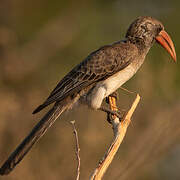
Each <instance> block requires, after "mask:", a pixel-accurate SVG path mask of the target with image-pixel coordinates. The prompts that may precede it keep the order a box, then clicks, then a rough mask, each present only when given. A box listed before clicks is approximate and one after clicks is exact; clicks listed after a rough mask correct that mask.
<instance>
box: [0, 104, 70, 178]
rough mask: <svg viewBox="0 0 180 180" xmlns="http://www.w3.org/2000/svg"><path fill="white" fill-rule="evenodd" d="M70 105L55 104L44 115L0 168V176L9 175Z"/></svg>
mask: <svg viewBox="0 0 180 180" xmlns="http://www.w3.org/2000/svg"><path fill="white" fill-rule="evenodd" d="M70 104H71V103H70V102H64V104H62V103H61V104H58V103H56V104H55V105H54V107H53V108H52V109H51V110H50V111H49V112H48V113H46V114H45V116H44V117H43V118H42V119H41V120H40V121H39V123H38V124H37V125H36V126H35V127H34V128H33V129H32V131H31V132H30V134H29V135H28V136H27V137H26V138H25V139H24V140H23V141H22V142H21V144H20V145H19V146H18V147H17V148H16V150H15V151H14V152H13V153H12V154H11V155H10V156H9V158H8V159H7V160H6V161H5V163H4V164H3V165H2V167H1V168H0V175H6V174H9V173H10V172H11V171H12V170H13V169H14V168H15V166H16V165H17V164H18V163H19V162H20V161H21V160H22V159H23V157H24V156H25V155H26V154H27V153H28V152H29V150H30V149H31V148H32V146H33V145H34V144H35V143H36V142H37V141H38V140H39V139H40V138H41V137H42V136H43V135H44V134H45V132H46V131H47V129H48V128H49V127H50V126H51V125H52V124H53V123H54V122H55V121H56V119H57V118H58V117H59V116H60V115H61V114H62V113H63V112H64V111H65V110H66V109H67V108H68V107H69V105H70Z"/></svg>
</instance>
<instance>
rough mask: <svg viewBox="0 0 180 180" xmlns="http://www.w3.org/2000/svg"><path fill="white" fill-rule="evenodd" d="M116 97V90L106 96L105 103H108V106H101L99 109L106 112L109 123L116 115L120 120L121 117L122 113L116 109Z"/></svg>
mask: <svg viewBox="0 0 180 180" xmlns="http://www.w3.org/2000/svg"><path fill="white" fill-rule="evenodd" d="M117 99H118V93H117V91H116V92H114V93H112V94H111V95H109V96H108V97H107V98H106V103H107V104H109V107H101V108H100V110H101V111H104V112H106V113H107V121H108V122H109V123H110V124H111V123H112V121H113V120H114V119H115V117H118V118H119V119H120V120H121V119H122V118H123V115H122V113H121V112H120V111H119V110H118V107H117V105H116V101H117Z"/></svg>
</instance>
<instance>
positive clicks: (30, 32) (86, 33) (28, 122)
mask: <svg viewBox="0 0 180 180" xmlns="http://www.w3.org/2000/svg"><path fill="white" fill-rule="evenodd" d="M179 11H180V1H178V0H171V1H169V0H164V1H163V2H162V1H161V0H150V1H144V0H139V1H130V0H126V1H120V0H111V1H108V0H96V1H95V0H86V1H82V0H76V1H74V0H53V1H50V0H31V1H23V0H15V1H13V0H1V1H0V142H1V143H0V164H2V163H3V162H4V161H5V160H6V158H7V157H8V155H9V154H10V153H11V152H12V151H13V150H14V149H15V147H16V146H17V145H18V144H19V143H20V141H21V140H22V139H23V138H24V137H25V136H26V135H27V134H28V133H29V131H30V130H31V129H32V127H33V126H34V125H35V124H36V123H37V122H38V120H39V119H40V118H41V117H42V116H43V114H44V113H45V111H47V110H44V111H43V112H41V113H39V114H37V115H32V114H31V112H32V111H33V110H34V109H35V108H36V107H37V106H38V105H39V104H40V103H42V102H43V101H44V100H45V98H46V97H47V96H48V95H49V93H50V92H51V90H52V89H53V88H54V87H55V85H56V84H57V83H58V81H59V80H60V79H61V78H62V77H63V76H64V75H65V74H66V73H67V72H69V71H70V70H71V69H72V68H73V67H74V66H75V65H76V64H77V63H79V62H80V61H82V60H83V59H84V58H85V57H86V56H87V55H88V54H89V53H90V52H92V51H94V50H96V49H97V48H99V47H100V46H103V45H105V44H111V43H112V42H115V41H118V40H121V39H123V38H124V36H125V33H126V30H127V28H128V26H129V25H130V23H131V22H132V21H133V20H134V19H135V18H136V17H138V16H142V15H150V16H153V17H155V18H157V19H159V20H160V21H161V22H162V23H163V24H164V26H165V29H166V31H167V32H168V33H169V34H170V36H171V38H172V39H173V42H174V44H175V48H176V53H177V60H178V62H177V63H176V64H175V63H173V61H172V59H171V57H170V55H169V54H168V53H167V52H166V51H165V50H164V49H163V48H162V47H160V46H159V45H157V44H155V45H154V46H153V48H152V49H151V51H150V52H149V54H148V56H147V58H146V61H145V63H144V65H143V67H142V68H141V70H140V71H139V72H138V73H137V74H136V76H135V77H133V78H132V79H131V80H130V81H129V82H128V83H126V84H125V85H124V87H125V88H127V89H129V90H131V91H134V92H138V93H139V94H140V95H141V97H142V99H141V101H140V104H139V105H138V107H137V109H136V112H135V113H134V115H133V119H132V123H131V125H130V126H129V129H128V132H127V134H126V137H125V139H124V141H123V144H122V145H121V147H120V149H119V151H118V153H117V155H116V157H115V159H114V161H113V162H112V164H111V166H110V167H109V169H108V171H107V173H106V174H105V177H104V179H106V180H109V179H112V180H118V179H121V180H129V179H132V180H137V179H138V180H150V179H151V180H152V179H153V180H160V179H164V180H169V179H173V180H178V179H180V173H179V169H180V144H179V142H180V64H179V59H178V57H179V53H180V38H179V37H180V25H179V19H178V18H179ZM119 94H120V95H119V97H120V100H119V105H120V107H121V109H124V110H128V108H129V107H130V105H131V103H132V102H133V100H134V98H135V94H128V93H127V92H124V91H122V90H119ZM47 109H48V108H47ZM72 120H75V121H76V126H77V130H78V133H79V141H80V148H81V152H80V153H81V154H80V155H81V179H88V178H89V176H90V174H91V173H92V172H93V170H94V168H95V167H96V165H97V163H98V161H99V160H100V158H101V157H102V156H103V155H104V152H105V151H106V149H107V147H108V146H109V144H110V143H111V139H112V137H113V134H112V130H111V126H110V124H108V123H107V121H106V114H105V113H103V112H94V111H91V110H89V109H87V108H86V107H80V108H77V109H74V110H72V111H70V112H69V113H65V114H63V115H62V116H61V117H60V118H59V119H58V120H57V121H56V123H55V124H54V126H52V127H51V128H50V130H49V131H48V133H47V134H46V135H45V136H44V137H43V138H42V139H41V140H40V141H39V142H38V143H37V144H36V145H35V146H34V147H33V149H32V150H31V152H30V153H29V154H28V155H27V156H26V157H25V159H24V160H23V161H22V162H21V163H20V164H19V165H18V166H17V167H16V169H15V170H14V171H13V172H12V173H11V174H10V175H9V176H6V177H0V179H5V180H21V179H26V180H39V179H44V180H49V179H52V180H57V179H62V180H63V179H67V180H71V179H75V177H76V164H77V162H76V156H75V151H74V147H75V142H74V136H73V132H72V126H71V125H70V123H69V122H70V121H72Z"/></svg>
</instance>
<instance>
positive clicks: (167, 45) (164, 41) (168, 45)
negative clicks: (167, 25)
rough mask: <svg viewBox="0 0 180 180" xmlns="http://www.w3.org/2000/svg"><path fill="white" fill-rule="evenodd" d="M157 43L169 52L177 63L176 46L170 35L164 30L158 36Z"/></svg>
mask: <svg viewBox="0 0 180 180" xmlns="http://www.w3.org/2000/svg"><path fill="white" fill-rule="evenodd" d="M155 39H156V41H157V42H158V43H159V44H160V45H161V46H162V47H163V48H164V49H166V50H167V52H168V53H169V54H170V55H171V57H172V58H173V60H174V61H175V62H176V51H175V48H174V44H173V42H172V40H171V38H170V36H169V35H168V33H167V32H166V31H164V30H162V31H161V32H160V33H159V35H158V36H156V38H155Z"/></svg>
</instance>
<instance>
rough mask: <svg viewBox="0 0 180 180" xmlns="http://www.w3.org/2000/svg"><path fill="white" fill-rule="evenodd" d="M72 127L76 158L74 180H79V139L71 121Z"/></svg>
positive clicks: (73, 122)
mask: <svg viewBox="0 0 180 180" xmlns="http://www.w3.org/2000/svg"><path fill="white" fill-rule="evenodd" d="M71 124H72V127H73V133H74V137H75V142H76V158H77V176H76V180H79V177H80V165H81V163H80V162H81V159H80V155H79V153H80V147H79V139H78V133H77V130H76V126H75V121H71Z"/></svg>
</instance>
